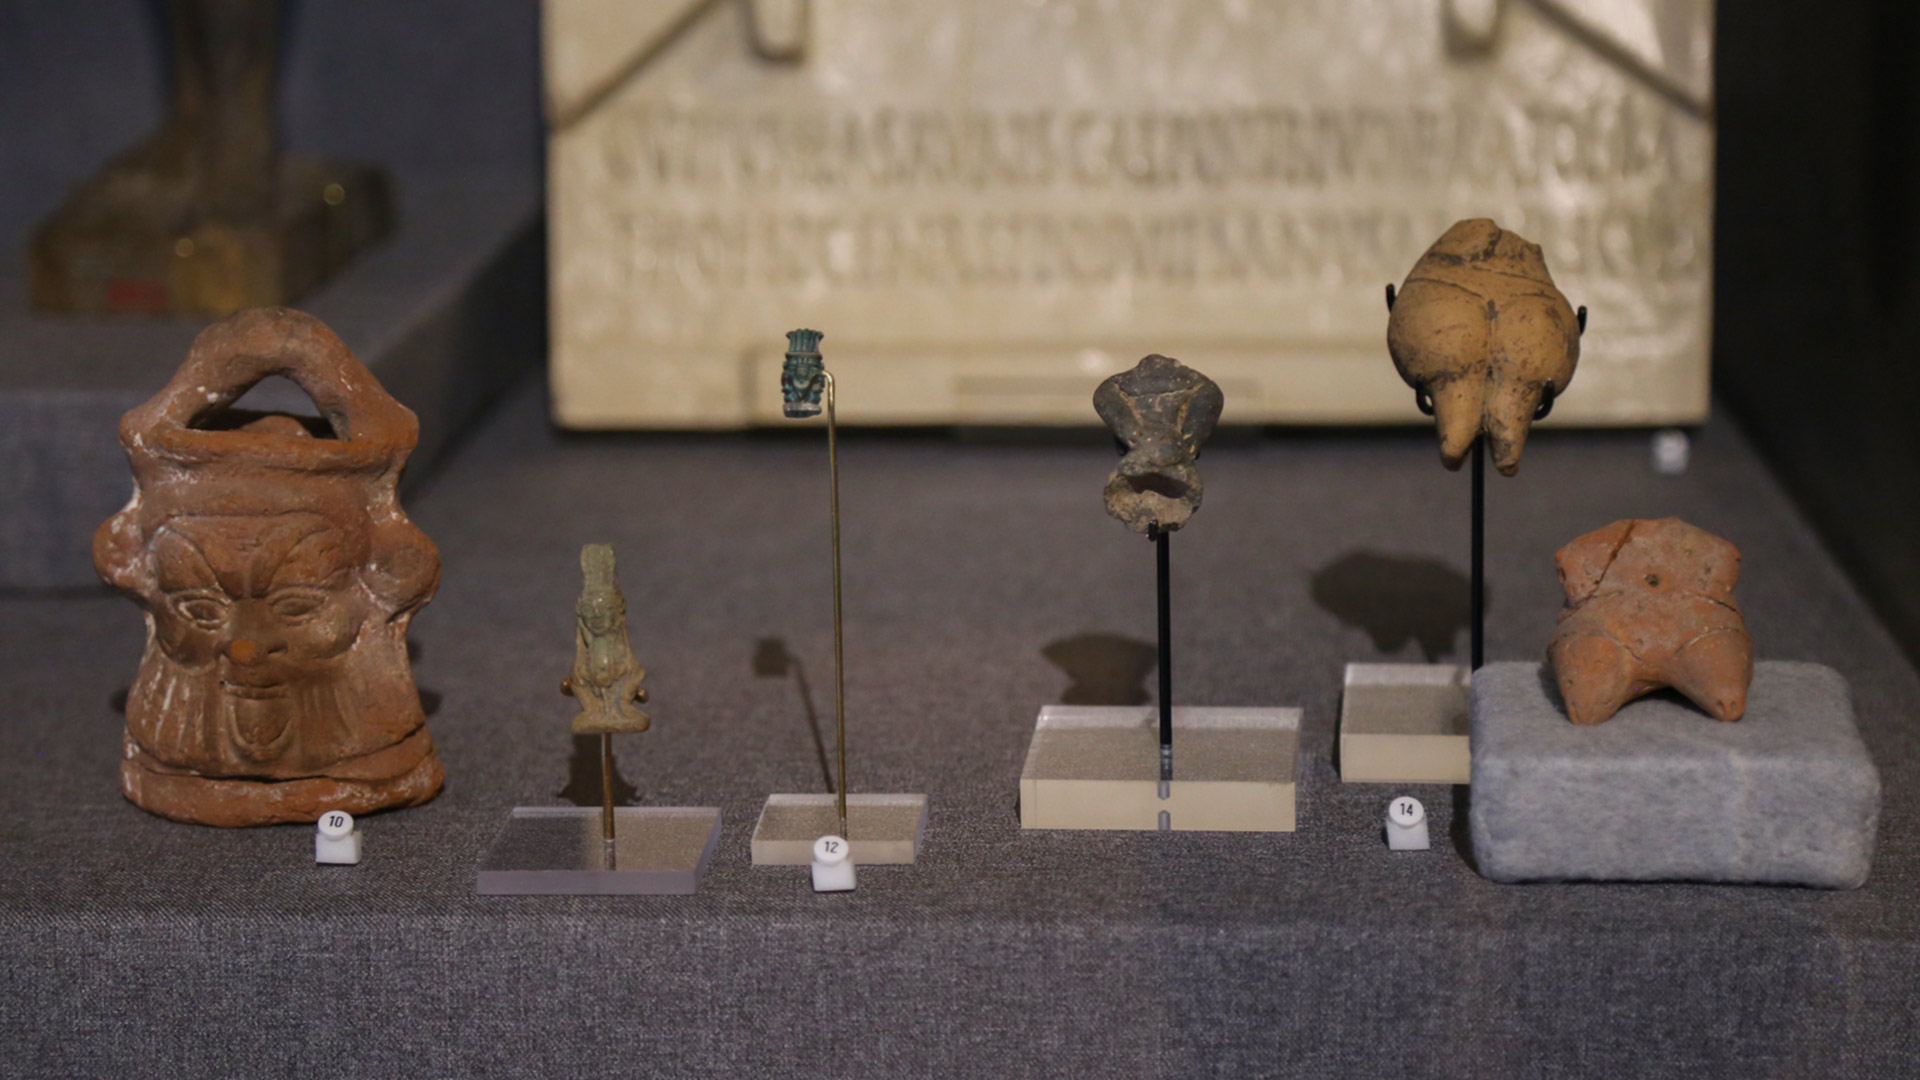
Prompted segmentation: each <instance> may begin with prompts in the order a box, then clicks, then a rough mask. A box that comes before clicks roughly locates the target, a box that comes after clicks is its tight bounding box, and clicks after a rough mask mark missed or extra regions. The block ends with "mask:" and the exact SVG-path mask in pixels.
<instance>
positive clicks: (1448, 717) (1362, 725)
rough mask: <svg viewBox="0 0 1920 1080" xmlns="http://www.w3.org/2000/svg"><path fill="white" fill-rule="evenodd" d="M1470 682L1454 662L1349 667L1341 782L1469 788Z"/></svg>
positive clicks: (1342, 706)
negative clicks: (1468, 730) (1454, 785)
mask: <svg viewBox="0 0 1920 1080" xmlns="http://www.w3.org/2000/svg"><path fill="white" fill-rule="evenodd" d="M1469 681H1470V673H1469V672H1468V670H1467V669H1466V668H1465V667H1463V666H1461V665H1459V664H1348V665H1347V673H1346V681H1345V685H1344V687H1343V688H1342V691H1341V696H1340V779H1342V780H1345V781H1347V782H1348V783H1371V784H1465V783H1468V782H1470V781H1471V780H1472V778H1473V766H1472V759H1471V757H1470V756H1469V754H1468V745H1467V742H1468V740H1467V717H1468V709H1467V686H1468V683H1469Z"/></svg>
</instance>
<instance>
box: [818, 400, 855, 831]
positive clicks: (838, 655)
mask: <svg viewBox="0 0 1920 1080" xmlns="http://www.w3.org/2000/svg"><path fill="white" fill-rule="evenodd" d="M820 375H821V377H822V378H823V379H825V380H826V384H827V393H826V397H827V488H828V492H829V494H828V500H829V505H830V507H831V510H832V512H831V514H830V515H829V516H830V519H831V521H832V531H833V711H834V714H835V715H834V732H833V738H834V743H835V745H836V748H837V749H838V750H839V753H840V779H839V781H838V782H837V783H835V784H834V803H835V806H836V808H837V809H838V810H839V811H840V836H841V838H842V839H844V840H846V841H847V842H849V843H851V842H852V841H853V837H851V836H849V835H848V834H847V670H846V664H845V661H844V660H843V659H842V649H841V637H840V441H839V436H838V425H837V424H836V423H835V420H834V415H833V372H831V371H828V370H827V369H826V368H824V367H822V368H821V369H820Z"/></svg>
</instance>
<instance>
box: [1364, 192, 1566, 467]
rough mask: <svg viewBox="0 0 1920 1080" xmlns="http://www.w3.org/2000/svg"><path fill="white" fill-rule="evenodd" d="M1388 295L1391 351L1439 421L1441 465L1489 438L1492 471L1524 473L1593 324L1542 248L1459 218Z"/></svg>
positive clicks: (1482, 220)
mask: <svg viewBox="0 0 1920 1080" xmlns="http://www.w3.org/2000/svg"><path fill="white" fill-rule="evenodd" d="M1387 299H1388V304H1389V305H1390V311H1391V314H1390V315H1389V317H1388V319H1387V350H1388V351H1389V352H1390V353H1392V354H1393V366H1394V367H1395V368H1397V369H1399V372H1400V377H1401V378H1402V379H1404V380H1406V383H1407V385H1408V386H1411V387H1413V392H1414V398H1415V400H1416V401H1418V402H1419V403H1420V409H1421V411H1422V412H1425V413H1427V414H1428V415H1430V416H1432V417H1433V424H1434V428H1435V430H1436V431H1437V433H1438V434H1439V436H1440V460H1441V461H1442V462H1443V463H1444V464H1445V465H1446V466H1447V468H1449V469H1457V468H1459V467H1460V462H1461V461H1462V460H1464V459H1465V458H1466V456H1467V451H1469V450H1471V449H1472V448H1473V441H1474V440H1475V439H1477V438H1479V437H1480V436H1482V435H1485V436H1486V439H1487V450H1488V451H1490V452H1491V454H1492V457H1493V464H1494V467H1495V468H1497V469H1499V470H1500V472H1501V473H1502V474H1504V475H1507V476H1512V475H1513V474H1514V473H1516V472H1518V471H1519V470H1520V451H1521V449H1522V448H1523V447H1524V446H1525V445H1526V442H1527V433H1528V432H1529V431H1530V430H1531V429H1532V426H1533V422H1534V421H1535V420H1537V419H1542V418H1544V417H1545V416H1546V415H1547V412H1548V411H1549V410H1551V409H1552V408H1553V399H1554V398H1555V397H1556V396H1557V395H1559V394H1562V393H1564V392H1565V391H1566V389H1567V384H1568V383H1570V382H1572V381H1573V369H1574V365H1575V364H1577V363H1578V362H1579V360H1580V335H1581V333H1582V331H1584V330H1585V328H1586V309H1584V308H1582V309H1581V310H1580V311H1578V312H1575V311H1574V309H1573V308H1572V307H1571V306H1570V305H1569V304H1568V303H1567V298H1566V297H1564V296H1562V295H1560V290H1559V289H1557V288H1555V287H1554V284H1553V276H1552V275H1551V274H1549V273H1547V260H1546V258H1545V257H1544V256H1543V255H1541V254H1540V245H1538V244H1531V243H1528V242H1527V241H1526V240H1524V239H1522V238H1521V237H1519V236H1518V235H1516V234H1514V233H1510V232H1507V231H1506V230H1505V229H1502V228H1501V227H1500V226H1498V225H1495V224H1494V223H1493V222H1491V221H1489V220H1487V219H1486V218H1473V219H1471V220H1468V221H1462V222H1459V223H1458V224H1456V225H1454V227H1453V228H1451V229H1448V230H1447V231H1446V233H1445V234H1444V235H1442V236H1441V237H1440V239H1438V240H1436V241H1434V243H1433V246H1432V247H1431V248H1428V249H1427V253H1426V254H1425V255H1422V256H1420V261H1419V262H1417V263H1414V264H1413V270H1412V271H1411V272H1410V273H1409V274H1408V275H1407V280H1406V283H1405V284H1404V285H1402V286H1401V288H1400V291H1399V293H1398V294H1397V295H1396V294H1394V293H1393V292H1392V286H1388V294H1387Z"/></svg>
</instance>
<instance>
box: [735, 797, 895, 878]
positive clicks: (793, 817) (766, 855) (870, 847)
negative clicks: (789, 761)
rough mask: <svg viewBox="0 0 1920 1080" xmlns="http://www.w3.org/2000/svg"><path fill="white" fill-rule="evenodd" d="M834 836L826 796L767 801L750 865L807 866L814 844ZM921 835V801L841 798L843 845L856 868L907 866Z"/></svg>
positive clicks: (835, 825) (835, 814) (835, 817)
mask: <svg viewBox="0 0 1920 1080" xmlns="http://www.w3.org/2000/svg"><path fill="white" fill-rule="evenodd" d="M839 831H840V813H839V810H838V809H836V807H835V803H834V797H833V796H832V795H812V794H809V795H769V796H767V803H766V805H765V806H763V807H761V809H760V821H759V822H758V823H757V824H755V825H754V827H753V865H755V866H812V865H813V862H814V857H813V856H814V850H813V845H814V842H815V841H817V840H819V839H820V838H821V837H823V836H825V835H827V834H828V833H838V832H839ZM926 831H927V797H926V796H925V795H860V794H852V795H848V796H847V832H849V833H851V834H852V835H851V836H849V837H847V839H848V841H849V842H850V843H849V846H850V847H851V848H852V852H851V856H850V858H851V861H852V862H853V864H854V865H856V866H881V865H888V864H903V863H910V862H912V861H913V860H914V859H915V858H916V857H917V856H918V855H919V854H920V839H921V837H922V836H923V835H924V834H925V833H926Z"/></svg>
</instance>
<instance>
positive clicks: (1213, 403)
mask: <svg viewBox="0 0 1920 1080" xmlns="http://www.w3.org/2000/svg"><path fill="white" fill-rule="evenodd" d="M1224 404H1225V399H1224V398H1223V397H1222V396H1221V394H1220V387H1219V386H1218V385H1216V384H1215V383H1214V381H1213V380H1212V379H1209V378H1207V377H1206V376H1205V375H1202V374H1200V373H1199V372H1197V371H1195V370H1193V369H1192V368H1190V367H1188V366H1186V365H1185V364H1182V363H1181V362H1180V361H1178V360H1175V359H1173V358H1172V357H1170V356H1160V355H1158V354H1155V355H1153V356H1148V357H1145V358H1143V359H1142V360H1141V361H1140V362H1139V363H1138V364H1135V365H1134V366H1133V367H1132V368H1131V369H1130V370H1127V371H1123V372H1121V373H1120V374H1118V375H1115V376H1113V377H1112V378H1110V379H1108V380H1107V381H1105V382H1103V383H1101V384H1100V386H1099V388H1098V389H1096V390H1095V391H1094V392H1093V408H1094V411H1095V412H1097V413H1099V414H1100V419H1102V420H1104V421H1106V424H1107V427H1108V428H1109V429H1110V430H1112V432H1113V434H1114V437H1115V438H1117V439H1119V440H1120V442H1121V444H1122V445H1123V446H1125V448H1126V449H1125V452H1124V455H1123V456H1122V457H1121V458H1120V464H1119V466H1117V467H1116V468H1115V469H1114V470H1113V473H1112V475H1110V476H1108V477H1107V486H1106V499H1107V513H1109V514H1112V515H1113V516H1114V517H1115V518H1118V519H1119V520H1120V521H1121V522H1122V523H1123V524H1125V525H1126V527H1127V528H1129V529H1132V530H1133V531H1134V532H1137V533H1143V534H1144V533H1149V532H1155V531H1157V532H1173V531H1175V530H1176V529H1179V528H1180V527H1181V526H1183V525H1185V524H1186V523H1187V520H1188V519H1189V518H1191V517H1193V514H1194V511H1196V510H1198V509H1200V498H1201V496H1202V495H1203V494H1204V493H1205V488H1204V486H1203V485H1202V484H1201V483H1200V470H1199V468H1198V467H1197V466H1196V465H1195V464H1194V462H1195V461H1197V460H1198V459H1199V457H1200V448H1201V446H1203V445H1205V444H1206V441H1207V436H1209V435H1212V434H1213V426H1214V424H1216V423H1218V422H1219V420H1220V410H1221V408H1222V407H1223V406H1224Z"/></svg>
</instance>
